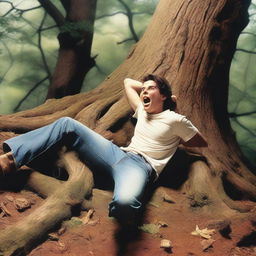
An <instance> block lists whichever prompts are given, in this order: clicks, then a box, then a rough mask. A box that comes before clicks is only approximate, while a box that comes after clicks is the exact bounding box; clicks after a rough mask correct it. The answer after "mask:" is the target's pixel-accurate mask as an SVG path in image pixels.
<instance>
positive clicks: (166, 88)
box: [142, 74, 176, 110]
mask: <svg viewBox="0 0 256 256" xmlns="http://www.w3.org/2000/svg"><path fill="white" fill-rule="evenodd" d="M148 80H152V81H154V82H155V83H156V85H157V87H158V89H159V91H160V93H161V94H162V95H164V96H166V100H165V101H164V105H163V110H167V109H170V110H175V108H176V102H175V101H173V100H172V98H171V96H172V89H171V85H170V84H169V82H168V81H167V80H166V79H165V78H164V77H160V76H158V75H153V74H148V75H146V76H144V78H143V79H142V81H143V82H146V81H148Z"/></svg>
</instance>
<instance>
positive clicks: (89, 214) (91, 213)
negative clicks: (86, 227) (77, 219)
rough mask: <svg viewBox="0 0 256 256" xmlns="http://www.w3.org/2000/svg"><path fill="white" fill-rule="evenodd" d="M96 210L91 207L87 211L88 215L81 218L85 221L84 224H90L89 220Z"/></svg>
mask: <svg viewBox="0 0 256 256" xmlns="http://www.w3.org/2000/svg"><path fill="white" fill-rule="evenodd" d="M94 212H95V211H94V210H93V209H90V210H89V211H88V212H87V214H86V216H85V217H83V218H82V219H81V220H82V222H83V224H88V223H89V221H90V219H91V218H92V215H93V213H94Z"/></svg>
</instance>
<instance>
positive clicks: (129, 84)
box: [124, 78, 142, 111]
mask: <svg viewBox="0 0 256 256" xmlns="http://www.w3.org/2000/svg"><path fill="white" fill-rule="evenodd" d="M141 86H142V83H141V82H139V81H137V80H134V79H131V78H125V79H124V89H125V95H126V98H127V100H128V102H129V104H130V106H131V108H132V109H133V110H134V111H135V110H136V108H137V107H138V105H139V103H140V96H139V94H140V92H141Z"/></svg>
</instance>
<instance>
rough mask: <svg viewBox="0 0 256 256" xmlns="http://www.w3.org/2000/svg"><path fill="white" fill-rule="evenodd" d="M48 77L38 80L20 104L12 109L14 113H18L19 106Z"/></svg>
mask: <svg viewBox="0 0 256 256" xmlns="http://www.w3.org/2000/svg"><path fill="white" fill-rule="evenodd" d="M48 78H49V77H48V76H46V77H45V78H43V79H42V80H40V81H39V82H37V83H36V84H35V85H34V86H33V87H32V88H31V89H30V90H29V91H28V92H27V94H26V95H25V96H24V97H23V98H22V99H21V100H20V102H19V103H18V105H17V106H16V107H15V108H14V112H16V111H18V110H19V108H20V106H21V104H22V103H23V102H24V101H25V100H26V99H27V98H28V96H29V95H30V94H31V93H32V92H33V91H34V90H35V89H36V88H37V87H38V86H39V85H40V84H41V83H43V82H44V81H45V80H47V79H48Z"/></svg>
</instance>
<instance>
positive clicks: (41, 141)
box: [3, 117, 125, 169]
mask: <svg viewBox="0 0 256 256" xmlns="http://www.w3.org/2000/svg"><path fill="white" fill-rule="evenodd" d="M58 143H59V144H61V145H65V146H67V147H68V148H69V149H70V150H75V151H76V152H77V153H78V154H79V155H80V157H81V158H82V159H83V160H85V161H86V162H88V163H89V164H91V165H93V166H97V167H98V166H101V167H104V168H107V169H110V168H111V166H112V164H114V163H115V162H117V161H119V159H120V158H122V157H123V156H124V155H125V153H124V152H123V151H122V150H120V149H119V148H118V147H117V146H116V145H114V144H113V143H112V142H110V141H108V140H106V139H105V138H103V137H102V136H101V135H99V134H97V133H95V132H94V131H92V130H91V129H89V128H88V127H86V126H84V125H83V124H81V123H80V122H78V121H76V120H74V119H72V118H68V117H64V118H60V119H58V120H57V121H55V122H54V123H52V124H50V125H47V126H44V127H41V128H39V129H36V130H33V131H31V132H28V133H25V134H23V135H20V136H17V137H14V138H11V139H9V140H7V141H5V142H4V145H3V148H4V151H5V152H9V151H10V152H11V153H12V154H13V157H14V159H15V162H16V166H17V168H19V167H20V166H22V165H29V164H30V163H31V162H33V160H35V159H36V158H38V157H39V156H40V155H42V154H44V153H45V152H47V151H48V150H49V149H51V148H52V147H53V146H55V145H56V144H58Z"/></svg>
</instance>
